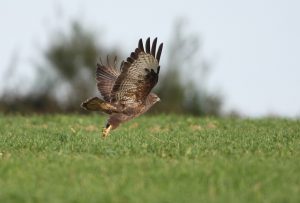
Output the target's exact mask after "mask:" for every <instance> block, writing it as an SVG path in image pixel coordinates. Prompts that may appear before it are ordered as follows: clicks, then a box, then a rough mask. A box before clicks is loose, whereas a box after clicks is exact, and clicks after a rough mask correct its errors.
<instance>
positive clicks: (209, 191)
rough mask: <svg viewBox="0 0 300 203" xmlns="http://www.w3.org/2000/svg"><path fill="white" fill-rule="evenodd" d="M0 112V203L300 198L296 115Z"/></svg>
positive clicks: (299, 136)
mask: <svg viewBox="0 0 300 203" xmlns="http://www.w3.org/2000/svg"><path fill="white" fill-rule="evenodd" d="M104 121H105V119H104V117H102V116H98V115H95V114H90V115H89V116H82V115H54V116H53V115H46V116H25V117H24V116H6V115H0V202H300V121H293V120H285V119H257V120H241V119H215V118H194V117H183V116H165V115H161V116H143V117H140V118H138V119H135V120H133V121H131V122H129V123H127V124H125V125H123V126H121V127H120V128H119V129H117V130H116V131H113V132H112V134H111V136H110V137H108V138H107V139H102V138H100V132H101V128H100V127H101V126H102V125H103V124H104Z"/></svg>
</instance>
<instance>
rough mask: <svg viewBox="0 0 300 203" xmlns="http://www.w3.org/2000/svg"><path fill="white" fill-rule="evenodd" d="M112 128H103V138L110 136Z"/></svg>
mask: <svg viewBox="0 0 300 203" xmlns="http://www.w3.org/2000/svg"><path fill="white" fill-rule="evenodd" d="M111 128H112V125H109V126H108V127H107V128H103V129H102V137H103V138H105V137H107V136H108V134H109V132H110V130H111Z"/></svg>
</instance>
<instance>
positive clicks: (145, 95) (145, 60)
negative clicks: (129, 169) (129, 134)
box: [81, 38, 163, 137]
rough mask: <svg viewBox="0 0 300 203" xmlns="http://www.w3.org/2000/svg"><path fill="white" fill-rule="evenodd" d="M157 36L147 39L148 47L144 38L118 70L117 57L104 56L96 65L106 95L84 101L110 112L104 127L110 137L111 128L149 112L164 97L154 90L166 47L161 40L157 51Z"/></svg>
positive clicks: (84, 105) (92, 107) (87, 106)
mask: <svg viewBox="0 0 300 203" xmlns="http://www.w3.org/2000/svg"><path fill="white" fill-rule="evenodd" d="M156 44H157V38H155V39H154V40H153V42H152V45H151V43H150V38H148V39H147V40H146V44H145V49H144V44H143V41H142V39H140V40H139V42H138V48H136V49H135V51H134V52H132V53H131V55H130V56H129V57H128V58H127V60H126V61H123V62H122V63H121V66H120V69H117V67H116V64H117V58H115V60H114V62H113V64H111V63H110V61H109V58H108V57H107V63H106V64H103V63H102V61H101V59H100V63H98V64H97V68H96V81H97V87H98V90H99V92H100V94H101V96H102V98H98V97H92V98H90V99H88V100H86V101H85V102H83V103H82V104H81V107H82V108H84V109H86V110H90V111H102V112H104V113H106V114H108V115H109V118H108V120H107V123H106V125H105V127H104V128H103V130H102V136H103V137H106V136H108V134H109V132H110V130H113V129H115V128H117V127H118V126H119V125H120V124H121V123H123V122H126V121H129V120H131V119H133V118H135V117H137V116H140V115H141V114H143V113H145V112H146V111H148V110H149V109H150V108H151V107H152V106H153V105H154V104H155V103H156V102H158V101H159V100H160V98H159V97H158V96H157V95H156V94H154V93H152V92H151V90H152V88H153V87H154V86H155V85H156V83H157V81H158V75H159V70H160V65H159V60H160V56H161V52H162V48H163V43H161V44H160V45H159V47H158V49H157V51H156Z"/></svg>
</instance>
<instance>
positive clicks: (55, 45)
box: [40, 22, 117, 110]
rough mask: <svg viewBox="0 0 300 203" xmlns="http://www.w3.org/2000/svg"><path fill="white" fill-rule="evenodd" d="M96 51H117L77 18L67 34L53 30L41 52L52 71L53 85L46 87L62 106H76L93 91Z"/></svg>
mask: <svg viewBox="0 0 300 203" xmlns="http://www.w3.org/2000/svg"><path fill="white" fill-rule="evenodd" d="M99 53H112V54H113V55H116V53H117V51H116V50H113V51H108V50H107V49H106V48H104V47H102V46H101V45H99V43H97V40H96V36H94V34H93V32H92V31H90V30H88V29H84V28H83V27H82V25H81V24H80V23H78V22H73V23H72V25H71V32H70V34H64V33H60V32H57V33H55V37H54V38H53V40H52V41H51V42H50V46H49V47H47V49H46V50H45V52H44V55H45V58H46V61H47V64H49V67H48V68H50V69H51V70H52V72H53V73H54V77H52V79H51V80H50V83H51V84H53V85H50V86H49V85H47V87H50V88H51V89H49V90H48V92H52V94H54V95H55V97H56V99H57V101H59V102H60V104H61V106H62V107H63V108H64V109H66V110H77V109H78V108H79V105H80V103H81V102H82V101H83V100H84V99H86V98H88V97H91V96H92V95H94V94H95V92H96V85H95V79H94V78H95V74H94V73H95V69H96V62H97V59H98V58H99ZM105 57H106V56H105ZM40 67H42V66H40ZM48 68H47V69H48ZM40 70H43V68H40Z"/></svg>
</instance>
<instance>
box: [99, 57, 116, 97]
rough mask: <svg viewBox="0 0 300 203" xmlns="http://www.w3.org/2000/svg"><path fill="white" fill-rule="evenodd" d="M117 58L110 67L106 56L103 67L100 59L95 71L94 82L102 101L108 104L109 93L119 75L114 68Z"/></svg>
mask: <svg viewBox="0 0 300 203" xmlns="http://www.w3.org/2000/svg"><path fill="white" fill-rule="evenodd" d="M116 63H117V57H115V59H114V63H113V64H112V65H111V64H110V62H109V57H108V56H107V64H106V65H103V63H102V61H101V59H100V64H99V63H98V64H97V69H96V80H97V87H98V90H99V92H100V94H101V95H102V97H103V99H104V101H107V102H110V99H111V91H112V89H113V86H114V84H115V81H116V80H117V78H118V76H119V75H120V71H119V69H117V68H116Z"/></svg>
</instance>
